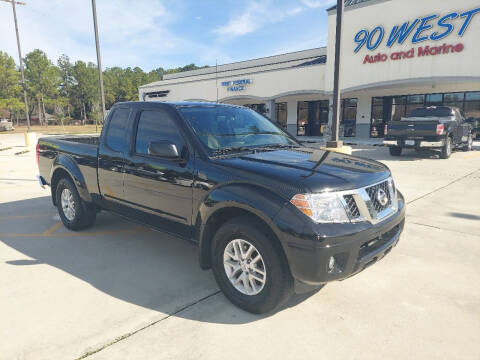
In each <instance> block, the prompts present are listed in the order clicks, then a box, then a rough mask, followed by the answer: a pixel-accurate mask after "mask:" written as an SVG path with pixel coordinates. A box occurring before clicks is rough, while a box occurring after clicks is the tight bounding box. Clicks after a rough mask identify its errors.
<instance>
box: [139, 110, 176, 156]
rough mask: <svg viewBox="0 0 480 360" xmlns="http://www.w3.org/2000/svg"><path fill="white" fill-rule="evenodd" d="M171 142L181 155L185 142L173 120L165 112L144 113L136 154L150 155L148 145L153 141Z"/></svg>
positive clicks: (141, 118) (142, 114)
mask: <svg viewBox="0 0 480 360" xmlns="http://www.w3.org/2000/svg"><path fill="white" fill-rule="evenodd" d="M162 140H163V141H170V142H172V143H174V144H175V145H176V146H177V149H178V153H179V154H181V153H182V150H183V147H184V145H185V142H184V141H183V137H182V135H181V134H180V132H179V130H178V128H177V125H176V124H175V122H174V121H173V119H172V118H171V117H170V115H168V114H167V113H166V112H165V111H163V110H155V111H149V110H148V111H142V113H141V114H140V119H139V120H138V127H137V139H136V141H135V152H136V153H137V154H143V155H145V154H148V145H149V144H150V143H151V142H152V141H162Z"/></svg>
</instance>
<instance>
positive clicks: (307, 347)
mask: <svg viewBox="0 0 480 360" xmlns="http://www.w3.org/2000/svg"><path fill="white" fill-rule="evenodd" d="M22 144H23V135H21V134H18V135H2V134H0V148H3V147H11V149H7V150H4V151H0V319H1V325H2V326H0V359H2V360H3V359H8V360H10V359H72V360H73V359H79V358H87V359H89V360H90V359H92V360H93V359H109V360H110V359H242V360H243V359H245V358H250V357H255V358H261V359H313V358H315V359H342V360H344V359H402V360H403V359H412V358H416V359H480V342H479V341H478V338H479V335H480V286H479V285H480V261H479V259H480V143H478V142H477V143H475V147H474V150H475V151H473V152H469V153H465V152H458V153H454V154H453V155H452V157H451V158H450V159H449V160H440V159H437V158H435V156H432V155H431V154H428V153H427V154H415V153H414V152H407V153H406V154H405V155H404V156H402V157H400V158H392V157H390V155H389V154H388V149H387V148H383V147H365V148H361V149H355V151H354V153H355V154H357V155H361V156H365V157H370V158H374V159H377V160H380V161H382V162H384V163H386V164H387V165H388V166H389V167H390V168H391V170H392V172H393V175H394V178H395V180H396V183H397V187H398V188H399V189H400V190H401V191H402V192H403V193H404V195H405V197H406V200H407V203H408V207H407V223H406V228H405V232H404V234H403V236H402V238H401V241H400V243H399V245H398V246H397V247H396V248H395V249H394V250H393V251H392V252H391V253H390V254H389V255H388V256H387V257H386V258H384V259H383V260H382V261H380V262H379V263H377V264H375V266H372V267H371V268H369V269H367V270H366V271H364V272H362V273H360V274H359V275H357V276H355V277H353V278H350V279H348V280H346V281H343V282H337V283H332V284H328V285H327V286H325V287H324V288H322V289H321V290H319V291H317V292H315V293H312V294H307V295H303V296H295V297H294V298H293V299H292V300H291V301H290V302H289V303H288V304H287V305H286V306H285V307H284V308H282V309H281V310H280V311H279V312H277V313H274V314H268V315H265V316H255V315H252V314H248V313H245V312H243V311H242V310H239V309H238V308H236V307H234V306H233V305H231V304H230V303H229V302H228V301H227V300H226V299H225V297H224V296H223V295H222V294H221V293H220V292H219V290H218V288H217V286H216V283H215V281H214V278H213V275H212V273H211V272H210V271H202V270H200V269H199V267H198V261H197V254H196V251H197V250H196V248H195V247H194V246H192V245H191V244H189V243H187V242H185V241H183V240H179V239H176V238H174V237H172V236H169V235H165V234H163V233H160V232H154V231H151V230H149V229H146V228H144V227H142V226H139V225H138V224H135V223H130V222H128V221H126V220H124V219H122V218H119V217H117V216H114V215H111V214H108V213H105V212H102V213H100V214H99V216H98V218H97V224H96V226H95V227H94V228H92V229H90V230H88V231H85V232H78V233H76V232H71V231H68V230H66V229H65V228H64V227H63V226H62V225H61V223H60V221H59V218H58V216H57V211H56V208H54V207H53V206H52V203H51V200H50V192H49V189H46V190H43V189H41V188H40V187H39V185H38V183H37V182H36V180H35V175H36V173H37V167H36V163H35V154H34V152H32V151H30V152H28V153H24V154H19V155H14V154H15V153H18V152H21V151H23V150H24V148H23V147H22V146H21V145H22Z"/></svg>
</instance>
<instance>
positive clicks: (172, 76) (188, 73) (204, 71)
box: [161, 46, 327, 81]
mask: <svg viewBox="0 0 480 360" xmlns="http://www.w3.org/2000/svg"><path fill="white" fill-rule="evenodd" d="M326 49H327V47H326V46H322V47H317V48H311V49H305V50H298V51H293V52H287V53H282V54H276V55H269V56H264V57H259V58H254V59H249V60H242V61H235V62H231V63H226V64H221V65H217V66H209V67H207V68H202V69H196V70H190V71H183V72H180V73H174V74H166V75H164V77H163V80H173V79H178V78H184V77H189V76H197V75H208V74H215V73H216V72H217V69H218V73H221V72H225V71H236V70H242V69H243V68H242V67H239V68H237V69H220V68H221V67H222V68H223V67H226V66H232V65H240V64H245V65H247V64H249V63H254V62H256V61H260V60H265V59H275V58H278V57H282V56H287V55H292V54H301V53H307V52H312V51H315V50H317V51H322V50H323V51H324V52H325V54H320V56H321V55H326ZM316 56H317V55H312V56H307V57H305V59H309V58H314V57H316ZM295 60H297V59H290V60H281V59H279V61H278V62H272V63H266V64H258V65H251V64H250V65H251V66H248V67H257V66H268V65H273V64H278V63H284V62H291V61H295ZM300 60H303V58H301V59H300ZM163 80H161V81H163Z"/></svg>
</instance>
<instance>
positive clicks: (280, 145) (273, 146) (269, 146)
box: [262, 144, 300, 149]
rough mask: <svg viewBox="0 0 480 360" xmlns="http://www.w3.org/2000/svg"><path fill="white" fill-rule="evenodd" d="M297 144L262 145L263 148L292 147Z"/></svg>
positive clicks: (295, 146) (296, 146)
mask: <svg viewBox="0 0 480 360" xmlns="http://www.w3.org/2000/svg"><path fill="white" fill-rule="evenodd" d="M299 147H300V146H298V145H293V144H292V145H286V144H271V145H265V146H262V148H264V149H292V148H299Z"/></svg>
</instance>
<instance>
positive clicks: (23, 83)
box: [2, 0, 30, 132]
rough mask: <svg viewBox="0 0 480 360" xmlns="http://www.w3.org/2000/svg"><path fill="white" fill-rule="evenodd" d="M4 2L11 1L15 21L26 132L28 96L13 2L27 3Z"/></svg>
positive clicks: (28, 117) (28, 120)
mask: <svg viewBox="0 0 480 360" xmlns="http://www.w3.org/2000/svg"><path fill="white" fill-rule="evenodd" d="M2 1H5V2H9V3H12V10H13V20H14V22H15V34H16V35H17V48H18V60H19V62H20V74H21V79H22V88H23V100H24V102H25V116H26V117H27V132H30V115H29V111H28V98H27V87H26V86H25V75H24V72H23V59H22V50H21V48H20V35H19V34H18V22H17V10H16V8H15V3H16V4H18V5H27V4H26V3H24V2H20V1H17V2H16V1H13V0H2Z"/></svg>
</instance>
